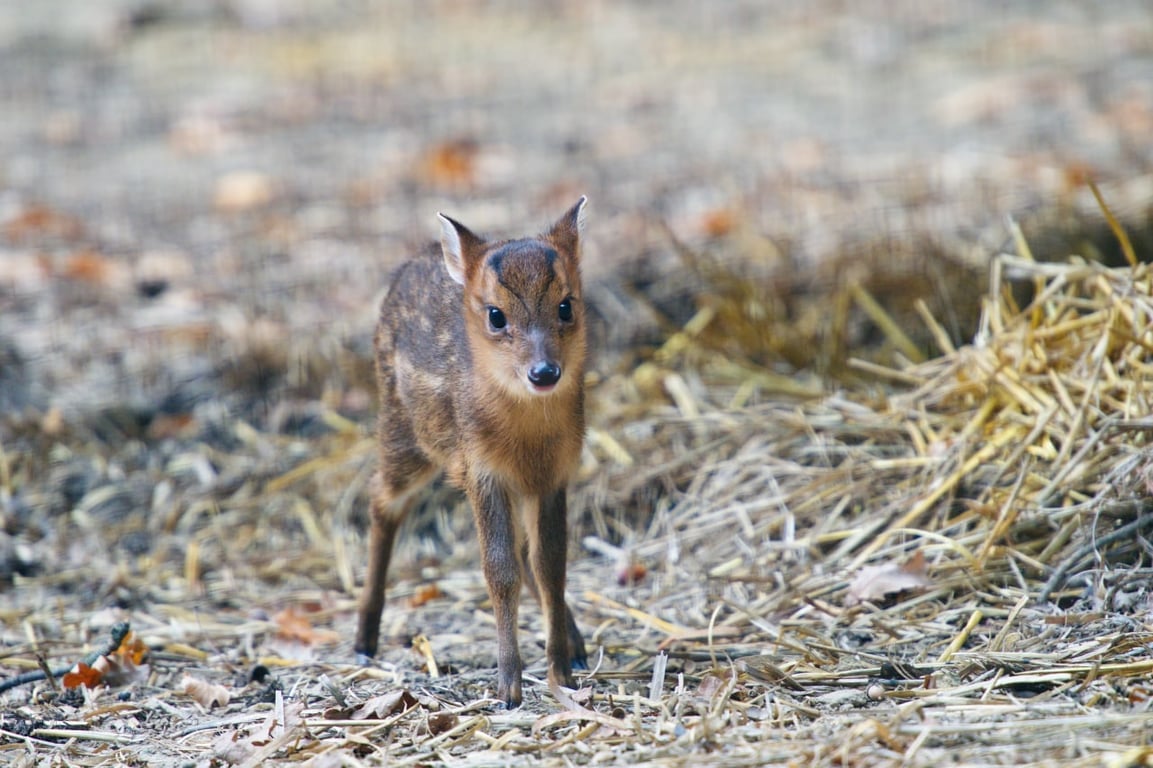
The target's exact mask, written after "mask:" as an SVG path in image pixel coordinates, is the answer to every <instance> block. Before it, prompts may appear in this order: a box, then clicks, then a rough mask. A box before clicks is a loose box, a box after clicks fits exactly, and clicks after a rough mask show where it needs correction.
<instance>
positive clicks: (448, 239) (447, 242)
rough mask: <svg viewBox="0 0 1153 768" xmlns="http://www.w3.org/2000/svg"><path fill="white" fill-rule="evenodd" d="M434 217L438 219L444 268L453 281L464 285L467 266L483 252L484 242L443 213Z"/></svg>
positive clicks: (467, 270)
mask: <svg viewBox="0 0 1153 768" xmlns="http://www.w3.org/2000/svg"><path fill="white" fill-rule="evenodd" d="M436 217H437V218H438V219H440V247H441V250H442V251H444V267H445V269H447V270H448V274H449V276H450V277H451V278H452V279H453V280H455V281H456V282H458V283H460V284H461V285H464V282H465V279H466V277H467V276H468V272H469V264H470V263H472V261H473V260H474V259H475V258H476V256H477V254H478V253H479V252H480V251H482V250H483V246H484V241H483V240H481V239H480V238H479V237H477V236H476V235H474V234H473V233H472V232H471V231H469V229H468V227H466V226H465V225H463V224H461V223H460V222H459V221H453V220H452V219H450V218H449V217H447V216H445V215H444V214H443V213H438V214H437V215H436Z"/></svg>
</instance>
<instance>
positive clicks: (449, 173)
mask: <svg viewBox="0 0 1153 768" xmlns="http://www.w3.org/2000/svg"><path fill="white" fill-rule="evenodd" d="M478 151H479V145H478V144H477V142H476V141H475V140H474V139H469V138H461V139H453V140H451V141H445V142H442V143H440V144H437V145H436V146H434V147H431V148H430V149H429V150H428V151H427V152H426V153H425V155H424V157H423V158H421V161H420V168H419V169H418V170H419V174H420V176H421V177H422V179H423V181H424V182H425V183H426V184H429V185H431V186H434V187H442V188H446V187H447V188H458V189H459V188H468V187H470V186H472V184H473V182H474V181H475V179H476V160H477V154H478Z"/></svg>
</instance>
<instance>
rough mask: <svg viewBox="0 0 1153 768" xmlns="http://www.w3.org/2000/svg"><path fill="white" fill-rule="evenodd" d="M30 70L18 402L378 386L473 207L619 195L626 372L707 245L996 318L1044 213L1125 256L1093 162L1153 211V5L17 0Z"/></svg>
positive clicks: (594, 257) (612, 220)
mask: <svg viewBox="0 0 1153 768" xmlns="http://www.w3.org/2000/svg"><path fill="white" fill-rule="evenodd" d="M0 72H2V73H3V76H2V77H0V363H3V364H2V365H0V406H2V407H3V408H4V409H5V411H6V412H20V411H22V410H24V409H27V408H32V409H35V410H36V411H38V412H46V411H48V410H50V409H52V408H58V409H60V410H61V411H62V412H64V413H71V414H76V415H80V414H83V413H87V412H92V411H93V410H97V409H100V408H107V407H117V408H122V407H124V406H125V405H130V406H131V407H132V408H134V409H137V410H139V409H144V410H148V409H155V408H157V407H163V408H166V409H167V410H168V411H181V410H182V409H183V410H187V408H188V407H189V403H194V402H197V401H199V400H201V399H204V398H207V397H211V396H213V395H214V393H216V394H218V393H219V391H221V390H231V391H235V392H238V393H239V394H240V395H241V396H244V395H245V394H246V393H247V394H251V393H252V391H253V390H258V391H259V392H258V393H259V394H261V395H262V396H265V395H267V396H269V397H272V398H273V399H275V398H277V397H279V396H281V395H282V394H284V388H285V387H288V388H289V389H293V388H295V390H296V391H297V392H298V393H299V394H301V395H302V396H306V397H318V396H321V395H325V396H327V397H328V398H330V399H331V400H332V401H333V403H334V404H337V405H343V406H344V407H347V408H351V409H353V410H354V411H358V412H361V413H363V412H364V410H365V409H367V408H370V407H371V406H370V404H369V403H370V401H371V393H369V392H366V391H364V390H365V384H366V382H365V380H364V378H365V377H364V372H363V368H364V365H363V363H364V361H365V360H366V359H367V355H368V339H369V336H370V334H371V328H372V324H373V320H374V313H375V304H376V301H377V298H378V296H379V295H380V292H381V290H382V288H383V286H384V285H385V283H386V278H387V273H388V270H389V268H390V267H391V266H392V265H394V264H395V263H396V262H397V261H398V260H400V259H402V258H404V257H405V256H406V254H408V253H410V252H411V251H412V249H413V248H416V247H419V246H420V245H421V244H423V243H424V242H426V241H428V240H430V239H432V238H433V237H435V234H436V226H435V224H436V222H435V218H434V214H435V212H436V211H438V210H444V211H446V212H449V213H451V214H453V215H454V216H456V217H458V218H459V219H461V220H463V221H465V222H467V223H468V224H470V225H471V226H473V227H474V228H476V229H478V230H480V231H488V232H492V233H498V234H505V233H507V234H520V233H523V232H526V231H533V230H535V229H538V228H540V227H543V226H544V225H545V224H546V223H547V222H549V221H551V220H552V219H553V218H554V217H555V215H556V213H557V212H558V211H561V210H564V208H565V207H567V206H568V205H569V204H571V202H572V200H574V199H575V198H576V196H577V195H579V194H582V193H583V194H588V195H589V196H590V199H591V200H592V205H591V207H590V210H591V221H592V222H593V225H592V227H591V229H590V240H591V246H590V249H589V256H588V264H587V274H588V276H589V280H590V283H591V284H592V288H591V289H590V292H591V294H592V296H593V298H594V300H597V301H598V304H599V311H600V312H601V314H602V315H603V316H604V317H605V319H606V320H607V322H606V323H605V324H604V325H605V326H607V328H608V329H609V331H608V338H605V339H602V341H601V343H600V344H599V346H600V347H601V348H602V351H603V352H604V354H603V355H602V357H601V358H600V360H601V363H599V364H600V365H607V366H610V367H611V366H612V365H616V364H619V363H621V362H623V363H624V364H630V363H633V362H635V357H636V356H635V355H630V354H625V355H624V356H623V358H622V357H619V356H618V355H617V354H616V353H617V352H620V351H621V350H629V349H635V348H636V347H637V345H640V347H641V348H642V349H643V348H644V347H645V346H646V345H648V346H652V345H654V344H656V343H659V341H660V340H661V339H662V337H663V336H664V335H667V331H668V327H669V325H670V323H671V325H672V326H674V327H675V326H676V324H677V323H680V322H683V321H685V320H686V319H687V318H688V317H690V316H691V314H692V312H693V311H694V309H695V306H694V305H695V304H696V303H697V302H698V299H699V296H698V295H696V294H699V293H701V292H702V289H703V287H702V285H701V284H700V280H699V275H697V274H693V275H691V276H690V277H687V278H686V277H685V269H684V263H683V258H681V257H683V255H684V253H685V252H691V253H693V254H698V255H701V254H703V255H704V256H705V257H707V258H708V259H709V260H710V263H711V262H712V261H719V262H720V263H723V264H731V263H737V264H739V265H740V266H738V267H736V268H735V274H737V275H738V276H739V277H741V278H742V279H745V278H748V279H750V280H756V281H759V283H761V284H765V285H772V286H775V288H774V290H775V291H776V292H777V294H779V295H785V296H786V298H787V297H788V296H792V295H804V296H814V297H816V299H817V301H818V302H819V301H820V296H822V295H824V294H826V293H828V292H829V291H832V290H835V289H836V287H837V286H838V285H839V284H842V283H843V282H844V281H845V280H846V279H847V277H851V278H852V279H855V280H864V281H866V282H870V281H871V283H870V284H871V285H872V287H873V289H874V290H875V291H876V292H878V293H879V294H882V298H885V299H886V300H889V299H891V301H892V304H893V305H894V307H893V311H894V312H896V313H899V312H900V311H901V306H902V304H903V302H904V303H907V297H908V296H910V295H913V294H916V295H925V296H928V297H929V299H930V300H932V301H935V302H936V304H935V305H934V306H935V307H936V308H944V307H946V306H948V307H960V309H959V310H956V311H955V312H953V311H952V310H950V311H951V312H953V314H952V322H951V325H950V331H951V332H952V333H953V334H954V335H955V337H956V339H957V340H959V341H960V340H965V339H966V338H967V336H968V334H970V333H971V330H972V315H973V307H974V306H975V304H974V303H973V302H972V301H971V296H972V295H975V294H976V293H979V291H980V290H981V283H982V281H983V279H984V274H985V264H986V263H987V261H988V259H989V257H990V256H991V255H992V254H994V253H996V252H997V251H998V250H999V249H1003V248H1006V247H1009V243H1010V240H1009V230H1008V228H1007V227H1006V220H1007V219H1008V218H1009V217H1012V218H1013V219H1015V220H1017V221H1020V222H1021V223H1022V224H1023V225H1024V226H1025V227H1026V230H1027V232H1029V233H1030V235H1031V236H1032V237H1034V238H1035V239H1034V241H1033V242H1034V247H1035V249H1036V250H1037V251H1038V254H1037V255H1038V256H1039V257H1042V258H1045V257H1052V258H1062V259H1063V258H1065V257H1066V256H1067V255H1068V254H1069V253H1071V252H1076V253H1086V255H1088V256H1090V257H1092V256H1094V255H1096V254H1095V253H1094V251H1100V252H1102V253H1103V254H1104V257H1106V258H1108V257H1109V253H1108V252H1109V251H1110V249H1111V248H1113V249H1114V250H1115V246H1114V245H1113V244H1112V242H1113V240H1112V237H1111V235H1109V233H1108V232H1107V230H1105V229H1104V228H1103V227H1101V225H1100V222H1101V218H1100V216H1099V211H1098V210H1097V206H1096V203H1095V202H1094V201H1093V200H1092V197H1091V196H1090V195H1089V193H1088V191H1087V190H1086V188H1085V185H1084V182H1085V181H1086V180H1088V179H1093V180H1096V181H1097V183H1098V184H1100V186H1101V188H1102V191H1103V192H1104V194H1105V196H1106V199H1107V200H1108V201H1109V202H1110V204H1111V205H1112V206H1113V207H1114V208H1115V210H1116V211H1117V212H1118V214H1119V216H1121V217H1122V219H1123V220H1125V221H1126V222H1127V224H1128V225H1129V226H1130V227H1131V229H1132V235H1133V237H1134V238H1135V239H1138V241H1139V242H1141V241H1142V238H1143V239H1144V241H1147V240H1148V238H1149V234H1148V232H1149V220H1150V209H1151V205H1153V202H1151V201H1153V176H1151V169H1153V140H1151V137H1153V10H1150V8H1149V6H1148V4H1147V3H1145V2H1141V0H1133V1H1132V2H1126V1H1125V0H1118V1H1117V2H1111V3H1108V4H1107V5H1102V4H1099V3H1091V2H1080V1H1072V0H1070V1H1061V2H1022V3H1011V4H1004V3H997V2H985V1H983V0H964V1H962V2H896V3H893V2H866V3H854V4H844V3H839V2H832V1H829V0H818V1H817V2H811V3H791V2H723V3H709V2H702V1H701V0H673V2H660V3H656V2H651V3H650V2H626V3H616V2H596V1H593V2H580V3H566V2H543V3H532V2H511V1H507V0H497V1H494V2H480V1H474V2H470V1H467V0H439V1H437V2H388V3H372V2H355V1H349V2H338V1H336V0H324V1H323V2H303V1H298V2H292V1H290V0H286V1H282V2H277V1H276V0H217V1H214V2H209V1H207V0H204V1H200V2H164V0H125V1H123V2H116V1H113V0H108V1H106V2H97V3H89V2H67V1H65V0H45V2H38V3H34V4H28V3H15V2H12V3H4V4H2V5H0ZM1050 246H1051V247H1050ZM678 253H679V256H678ZM750 265H751V266H750ZM894 275H896V278H895V279H894V278H893V276H894ZM909 275H913V278H909ZM910 279H911V282H910V281H909V280H910ZM638 293H641V294H646V299H647V300H646V301H641V302H637V301H635V300H634V299H635V297H636V295H637V294H638ZM958 294H968V295H958ZM802 315H805V313H804V312H803V311H802V310H799V309H795V308H794V309H792V310H790V313H789V318H791V319H794V320H798V321H799V322H802V323H804V322H808V323H809V324H810V325H813V326H814V328H813V329H812V330H811V331H808V332H806V333H807V336H809V337H818V336H821V335H822V334H823V335H824V336H828V331H827V330H825V331H822V330H821V329H820V328H817V327H816V326H819V325H820V322H819V317H818V319H812V318H810V319H807V320H806V319H805V318H803V317H801V316H802ZM789 318H786V319H789ZM835 333H840V334H842V335H843V334H846V333H847V334H849V335H852V334H856V336H854V337H853V338H852V339H850V340H849V343H852V342H853V341H854V339H855V340H860V339H866V340H867V337H868V333H869V331H868V329H861V328H856V327H849V328H848V329H847V330H838V331H835ZM760 354H761V357H762V358H763V359H764V360H765V362H767V363H768V364H771V365H775V366H780V367H781V368H782V370H783V371H784V372H785V373H790V372H792V371H794V370H796V369H798V368H813V367H815V368H817V369H819V370H820V371H821V372H823V373H827V372H828V371H829V370H832V369H835V368H836V365H835V361H832V362H830V361H829V360H828V359H827V358H828V355H826V356H825V359H823V360H815V359H813V358H810V357H806V356H805V355H804V354H799V353H797V352H796V351H795V350H794V351H793V352H789V351H788V350H784V351H782V350H781V349H778V348H773V347H772V345H771V344H770V345H768V349H767V350H762V351H761V353H760ZM245 361H247V363H254V364H253V365H249V364H247V363H246V362H245ZM369 388H370V387H369ZM326 393H327V394H326ZM349 395H351V398H350V399H349V401H348V402H344V403H340V399H341V398H347V397H348V396H349ZM266 399H267V398H266Z"/></svg>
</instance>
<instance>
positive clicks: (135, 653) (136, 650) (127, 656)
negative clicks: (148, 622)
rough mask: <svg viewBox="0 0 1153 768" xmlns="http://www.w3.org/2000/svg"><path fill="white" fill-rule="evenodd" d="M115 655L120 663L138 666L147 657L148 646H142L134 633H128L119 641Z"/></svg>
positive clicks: (142, 643) (141, 642)
mask: <svg viewBox="0 0 1153 768" xmlns="http://www.w3.org/2000/svg"><path fill="white" fill-rule="evenodd" d="M116 655H117V656H119V657H120V659H121V663H128V664H132V665H133V666H137V667H138V666H140V665H141V664H143V663H144V660H145V659H146V658H147V657H148V646H147V645H145V644H144V641H143V640H141V639H140V638H139V637H138V636H137V634H136V633H135V632H128V633H127V634H125V635H124V639H123V640H121V641H120V647H119V648H117V649H116Z"/></svg>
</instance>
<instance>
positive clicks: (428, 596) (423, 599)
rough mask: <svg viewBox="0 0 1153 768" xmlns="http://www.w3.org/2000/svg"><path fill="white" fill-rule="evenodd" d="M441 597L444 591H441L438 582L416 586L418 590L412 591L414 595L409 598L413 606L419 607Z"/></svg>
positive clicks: (409, 602) (410, 604)
mask: <svg viewBox="0 0 1153 768" xmlns="http://www.w3.org/2000/svg"><path fill="white" fill-rule="evenodd" d="M441 597H444V593H443V592H441V591H440V587H438V586H437V585H436V584H421V585H420V586H419V587H417V588H416V591H415V592H413V593H412V597H410V598H408V604H409V606H410V607H412V608H419V607H420V606H422V605H424V604H425V603H428V602H431V601H433V600H436V599H438V598H441Z"/></svg>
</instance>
